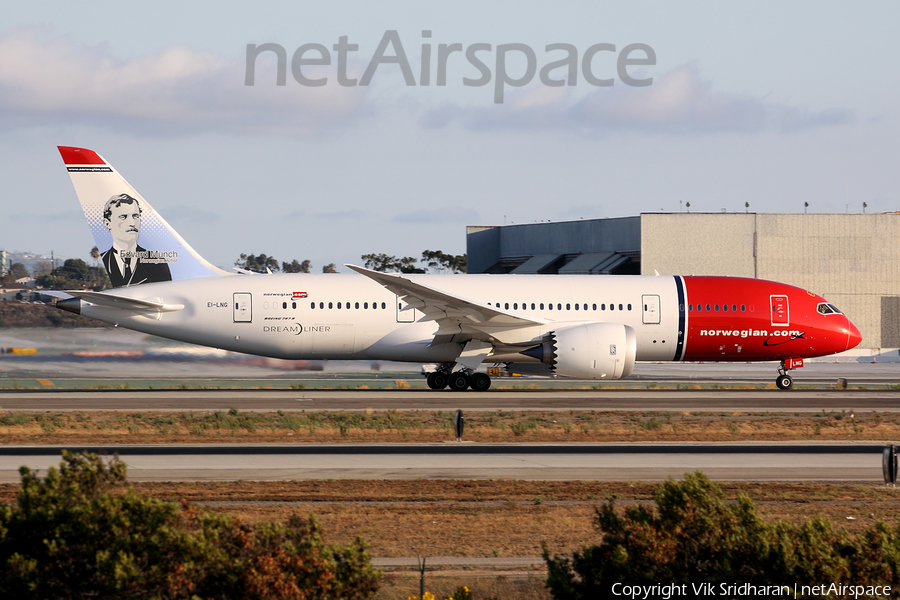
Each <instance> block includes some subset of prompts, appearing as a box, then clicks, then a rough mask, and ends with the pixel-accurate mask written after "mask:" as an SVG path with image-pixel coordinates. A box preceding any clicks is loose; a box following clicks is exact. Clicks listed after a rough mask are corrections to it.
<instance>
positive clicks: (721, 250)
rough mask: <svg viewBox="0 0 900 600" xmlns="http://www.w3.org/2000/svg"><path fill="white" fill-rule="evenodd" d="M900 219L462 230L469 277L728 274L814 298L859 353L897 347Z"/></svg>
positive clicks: (638, 220) (584, 223) (628, 220)
mask: <svg viewBox="0 0 900 600" xmlns="http://www.w3.org/2000/svg"><path fill="white" fill-rule="evenodd" d="M895 240H900V213H881V214H756V213H643V214H641V215H640V216H637V217H622V218H615V219H592V220H580V221H567V222H559V223H531V224H526V225H505V226H502V227H499V226H496V227H469V228H468V229H467V235H466V245H467V253H468V272H469V273H552V274H557V273H558V274H604V273H606V274H645V275H646V274H651V275H652V274H653V273H654V271H657V272H659V273H660V274H663V275H676V274H677V275H727V276H732V277H756V278H759V279H769V280H773V281H780V282H783V283H788V284H791V285H795V286H797V287H800V288H804V289H807V290H810V291H813V292H815V293H817V294H821V295H822V296H824V297H825V298H827V299H828V300H829V301H830V302H833V303H834V304H835V305H836V306H838V307H839V308H840V309H841V310H842V311H843V312H844V313H846V314H847V316H848V317H849V318H850V320H851V321H853V323H854V324H855V325H856V326H857V327H858V328H859V330H860V333H862V335H863V341H862V343H861V344H860V346H859V348H864V349H872V350H873V351H875V353H878V352H881V351H884V350H885V349H895V348H898V347H900V244H896V243H894V242H895Z"/></svg>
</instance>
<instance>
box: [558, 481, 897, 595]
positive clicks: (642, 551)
mask: <svg viewBox="0 0 900 600" xmlns="http://www.w3.org/2000/svg"><path fill="white" fill-rule="evenodd" d="M653 502H654V505H655V506H646V505H638V506H633V507H628V508H626V509H625V510H624V511H622V512H620V511H618V510H616V508H615V505H614V503H613V501H612V500H610V501H608V502H607V503H605V504H604V505H602V506H600V507H599V508H597V510H596V525H597V528H598V530H599V531H600V534H601V536H602V537H601V541H600V543H599V544H597V545H594V546H590V547H588V548H585V549H583V550H582V551H581V552H575V553H574V554H573V555H572V556H571V557H566V556H554V557H552V558H551V557H550V553H549V551H548V550H547V548H546V546H545V547H544V552H543V554H544V560H545V561H546V563H547V567H548V575H547V587H548V588H549V589H550V593H551V595H552V596H553V597H554V598H556V599H557V600H582V599H588V598H602V597H607V596H608V595H609V594H608V592H609V589H610V586H611V585H612V584H613V583H616V582H627V583H628V584H629V585H654V584H656V583H659V582H665V583H672V584H687V585H688V588H687V589H691V586H690V584H691V583H692V582H698V581H703V582H708V583H711V584H713V585H714V586H716V588H718V584H720V583H734V582H740V583H748V584H755V585H767V584H772V583H782V582H784V583H786V582H790V581H798V582H818V581H823V582H824V581H828V582H831V581H853V583H854V584H856V585H884V584H885V583H893V582H896V581H898V580H900V535H898V533H897V532H895V531H892V530H891V528H889V527H888V526H887V525H886V524H884V523H875V524H874V525H872V526H871V527H870V528H869V529H867V530H866V531H865V532H863V533H862V534H860V535H858V536H857V537H856V538H855V539H854V538H852V537H851V536H850V535H849V534H848V533H847V532H846V531H845V530H843V529H836V528H835V527H834V525H832V523H831V521H828V520H826V519H823V518H813V519H809V520H807V521H805V522H803V523H802V524H800V525H794V524H792V523H789V522H786V521H779V522H775V523H767V522H765V521H764V520H763V519H762V517H761V516H760V515H759V514H758V512H757V510H756V506H755V505H754V504H753V501H752V500H750V498H748V497H747V496H745V495H743V494H741V495H740V497H739V498H738V501H737V502H736V503H734V504H728V503H726V502H725V495H724V493H723V492H722V489H721V488H720V487H719V486H717V485H716V484H715V483H713V482H711V481H710V480H709V479H707V478H706V477H705V476H704V475H703V474H702V473H700V472H697V473H689V474H687V475H685V478H684V481H683V482H677V481H673V480H669V481H667V482H666V483H663V484H661V485H660V486H658V487H657V488H656V489H655V490H654V491H653ZM882 582H883V583H882Z"/></svg>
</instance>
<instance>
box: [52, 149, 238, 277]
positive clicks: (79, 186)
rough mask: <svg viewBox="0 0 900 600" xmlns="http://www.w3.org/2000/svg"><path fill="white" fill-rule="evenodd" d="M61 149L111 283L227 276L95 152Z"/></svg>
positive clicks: (225, 272) (60, 151)
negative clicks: (193, 246) (179, 233)
mask: <svg viewBox="0 0 900 600" xmlns="http://www.w3.org/2000/svg"><path fill="white" fill-rule="evenodd" d="M59 153H60V154H61V155H62V159H63V162H64V163H65V165H66V169H67V170H68V172H69V177H71V178H72V184H73V185H74V186H75V193H76V194H77V195H78V201H79V202H81V208H82V210H83V211H84V216H85V218H87V221H88V226H89V227H90V228H91V233H92V234H93V235H94V242H95V243H96V244H97V248H98V249H100V252H101V260H102V261H103V266H104V267H105V268H106V273H107V275H108V276H109V281H110V284H111V285H112V286H113V287H125V286H131V285H138V284H141V283H153V282H157V281H172V280H176V281H177V280H181V279H194V278H196V277H210V276H213V275H231V273H228V272H227V271H223V270H222V269H219V268H218V267H215V266H213V265H212V264H210V263H209V262H208V261H207V260H205V259H204V258H203V257H202V256H200V255H199V254H197V252H196V251H195V250H194V249H193V248H191V246H190V245H189V244H188V243H187V242H186V241H184V239H183V238H182V237H181V236H180V235H178V232H176V231H175V230H174V229H172V226H171V225H169V224H168V223H167V222H166V221H165V219H163V218H162V217H161V216H160V215H159V213H157V212H156V211H155V210H153V207H152V206H150V203H148V202H147V201H146V200H144V198H143V197H142V196H141V195H140V194H138V193H137V191H135V189H134V188H133V187H131V186H130V185H129V184H128V182H127V181H125V179H123V178H122V176H121V175H119V173H118V172H116V170H115V169H113V168H112V166H110V164H109V163H108V162H106V160H104V159H103V157H101V156H100V155H99V154H97V153H96V152H94V151H92V150H87V149H85V148H72V147H68V146H59Z"/></svg>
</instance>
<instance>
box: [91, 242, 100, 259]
mask: <svg viewBox="0 0 900 600" xmlns="http://www.w3.org/2000/svg"><path fill="white" fill-rule="evenodd" d="M91 258H93V259H94V263H96V262H97V261H98V260H100V249H99V248H97V246H94V247H93V248H91Z"/></svg>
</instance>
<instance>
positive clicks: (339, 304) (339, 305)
mask: <svg viewBox="0 0 900 600" xmlns="http://www.w3.org/2000/svg"><path fill="white" fill-rule="evenodd" d="M340 307H341V303H340V302H338V308H340ZM329 308H330V307H329Z"/></svg>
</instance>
